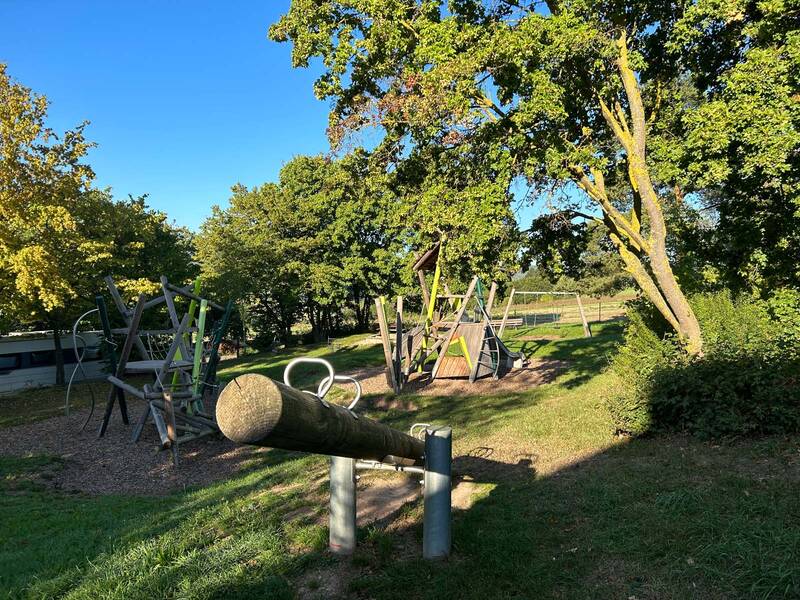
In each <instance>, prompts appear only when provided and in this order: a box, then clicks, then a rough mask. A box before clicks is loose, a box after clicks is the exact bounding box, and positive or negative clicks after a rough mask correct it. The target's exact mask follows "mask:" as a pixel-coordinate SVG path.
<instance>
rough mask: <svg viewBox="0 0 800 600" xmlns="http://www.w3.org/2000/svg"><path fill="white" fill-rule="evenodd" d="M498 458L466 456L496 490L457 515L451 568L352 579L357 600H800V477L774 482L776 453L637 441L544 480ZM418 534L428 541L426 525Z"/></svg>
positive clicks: (391, 566) (470, 475)
mask: <svg viewBox="0 0 800 600" xmlns="http://www.w3.org/2000/svg"><path fill="white" fill-rule="evenodd" d="M488 450H489V449H482V450H481V454H480V455H474V454H473V453H470V455H468V456H460V457H456V458H455V460H454V473H455V474H456V475H457V476H458V478H459V479H462V480H469V481H474V482H477V483H483V484H486V485H484V486H481V487H482V489H483V491H478V493H477V498H478V499H477V501H476V502H475V503H474V504H473V505H472V506H471V507H470V508H469V509H468V510H465V511H462V512H457V513H456V515H455V518H454V524H453V556H452V558H451V560H449V561H446V562H442V563H425V562H423V561H422V560H420V559H417V558H411V559H405V560H389V561H384V563H382V564H383V568H382V569H381V570H380V571H375V570H367V571H366V572H365V573H364V574H362V575H361V576H357V577H355V578H354V579H353V580H352V581H351V582H350V584H349V586H350V590H351V592H353V597H357V596H358V594H359V593H367V592H368V593H369V595H370V597H374V598H396V597H397V596H396V594H397V590H399V589H403V590H407V591H408V593H407V594H406V595H407V597H409V598H443V597H444V598H476V599H483V598H587V599H588V598H631V597H636V598H771V597H775V598H779V597H798V595H800V567H799V566H798V565H797V562H796V560H794V557H795V556H796V552H797V548H798V545H800V513H799V512H798V509H797V505H796V502H795V497H796V493H797V491H798V487H797V484H798V481H800V479H798V475H800V473H799V472H798V471H799V470H798V466H797V465H796V464H795V465H794V467H793V468H788V467H786V465H781V464H780V461H776V462H775V463H774V464H773V465H772V468H771V469H768V471H771V472H765V471H764V470H763V464H764V460H763V459H764V457H765V455H768V454H769V453H770V452H771V450H770V449H768V448H758V449H756V448H752V447H748V448H746V449H744V450H745V451H744V454H745V455H746V456H747V458H743V456H742V455H743V452H742V450H743V449H742V448H741V447H739V448H737V447H729V448H714V447H712V446H709V445H702V444H699V443H696V442H688V441H685V440H680V439H666V438H661V439H655V440H638V441H634V442H632V443H628V444H621V445H619V446H615V447H613V448H611V449H609V450H606V451H605V452H601V453H599V454H597V455H594V456H591V457H589V458H586V459H584V460H581V461H578V462H575V463H574V464H572V465H571V466H569V467H566V468H564V469H562V470H560V471H558V472H556V473H554V474H552V475H549V476H547V477H538V478H537V477H536V472H535V466H536V464H535V457H523V458H521V459H520V460H519V461H518V462H517V463H516V464H506V463H501V462H497V461H493V460H491V453H490V452H489V456H488V457H486V456H485V455H486V453H487V451H488ZM774 450H775V449H774V448H773V449H772V451H774ZM782 451H783V452H784V455H785V456H790V455H791V453H792V452H796V451H797V448H796V447H794V448H790V447H788V446H786V445H784V446H783V447H782ZM754 469H755V471H754ZM787 478H788V479H789V480H791V481H792V483H793V486H787V485H786V483H787V482H786V479H787ZM410 533H411V534H413V535H414V536H415V537H416V538H417V539H418V540H419V539H420V538H421V533H422V532H421V528H420V527H419V525H415V526H414V527H412V528H411V530H410ZM395 535H396V536H397V537H400V536H401V535H402V531H400V532H397V533H396V534H395ZM420 581H424V582H425V585H424V586H422V585H419V582H420Z"/></svg>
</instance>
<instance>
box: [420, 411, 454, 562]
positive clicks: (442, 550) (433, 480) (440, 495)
mask: <svg viewBox="0 0 800 600" xmlns="http://www.w3.org/2000/svg"><path fill="white" fill-rule="evenodd" d="M452 450H453V431H452V429H451V428H450V427H428V428H427V429H426V430H425V476H424V485H425V492H424V493H425V501H424V505H425V514H424V517H423V528H422V556H423V558H425V559H428V560H431V559H437V558H446V557H448V556H449V555H450V516H451V515H450V511H451V509H450V478H451V464H452Z"/></svg>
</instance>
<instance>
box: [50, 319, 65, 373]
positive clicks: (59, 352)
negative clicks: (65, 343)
mask: <svg viewBox="0 0 800 600" xmlns="http://www.w3.org/2000/svg"><path fill="white" fill-rule="evenodd" d="M59 325H60V324H59V323H58V322H55V321H52V322H51V323H50V326H51V327H52V328H53V348H55V362H56V385H64V382H65V381H66V378H65V377H64V349H63V348H62V346H61V330H60V327H59Z"/></svg>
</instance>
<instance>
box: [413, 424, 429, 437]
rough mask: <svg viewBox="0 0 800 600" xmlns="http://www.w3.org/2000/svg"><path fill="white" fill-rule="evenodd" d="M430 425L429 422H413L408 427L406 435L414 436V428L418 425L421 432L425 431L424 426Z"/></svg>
mask: <svg viewBox="0 0 800 600" xmlns="http://www.w3.org/2000/svg"><path fill="white" fill-rule="evenodd" d="M430 426H431V424H430V423H414V424H413V425H412V426H411V427H409V429H408V435H410V436H411V437H414V429H416V428H417V427H419V428H420V431H421V432H424V431H425V428H426V427H430ZM417 437H420V436H419V435H417Z"/></svg>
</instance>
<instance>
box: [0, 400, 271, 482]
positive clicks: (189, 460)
mask: <svg viewBox="0 0 800 600" xmlns="http://www.w3.org/2000/svg"><path fill="white" fill-rule="evenodd" d="M142 410H144V408H143V406H141V405H140V404H139V403H129V411H130V416H131V420H132V421H135V419H136V418H138V416H139V414H140V413H141V411H142ZM100 412H101V411H100V410H96V411H95V416H94V417H93V418H92V421H91V422H90V423H89V425H88V426H87V427H86V429H85V430H84V431H81V430H80V427H81V424H82V423H83V422H84V420H85V419H86V416H87V414H88V411H79V412H75V413H73V414H72V415H70V416H69V417H66V416H62V417H54V418H51V419H47V420H44V421H38V422H36V423H29V424H25V425H18V426H15V427H9V428H7V429H3V431H2V435H0V455H4V456H29V455H36V454H40V455H41V454H44V455H52V456H59V457H61V458H62V459H63V460H64V465H63V468H62V469H59V470H58V471H56V472H55V473H54V477H53V479H52V480H51V481H50V484H51V485H53V486H54V487H55V488H57V489H60V490H64V491H79V492H83V493H87V494H133V495H148V496H149V495H162V494H168V493H170V492H173V491H176V490H181V489H184V488H185V487H187V486H190V485H207V484H209V483H212V482H214V481H219V480H220V479H225V478H226V477H229V476H230V475H231V474H233V473H235V472H237V471H239V470H240V469H242V468H243V467H244V466H246V465H247V463H248V462H249V461H250V460H252V458H253V457H255V456H256V455H258V454H259V453H262V452H266V451H267V450H266V449H264V448H254V447H245V446H236V445H235V444H234V443H233V442H231V441H229V440H226V439H214V438H206V439H201V440H197V441H194V442H188V443H187V444H184V445H182V446H181V451H180V460H181V466H180V469H175V468H173V466H172V458H171V454H170V453H169V452H163V451H159V450H158V449H157V448H156V446H157V444H158V437H157V434H156V431H155V428H154V427H153V426H152V424H149V425H148V426H146V427H145V429H144V432H143V433H142V437H141V439H140V440H139V442H138V443H136V444H134V443H133V442H131V440H130V434H131V430H132V428H133V425H127V426H126V425H124V424H123V423H122V419H121V417H120V415H119V412H115V413H114V415H113V417H112V420H111V423H110V425H109V427H108V430H107V431H106V435H105V436H104V437H103V438H101V439H98V438H97V430H98V427H99V426H100V415H99V414H98V413H100Z"/></svg>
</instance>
